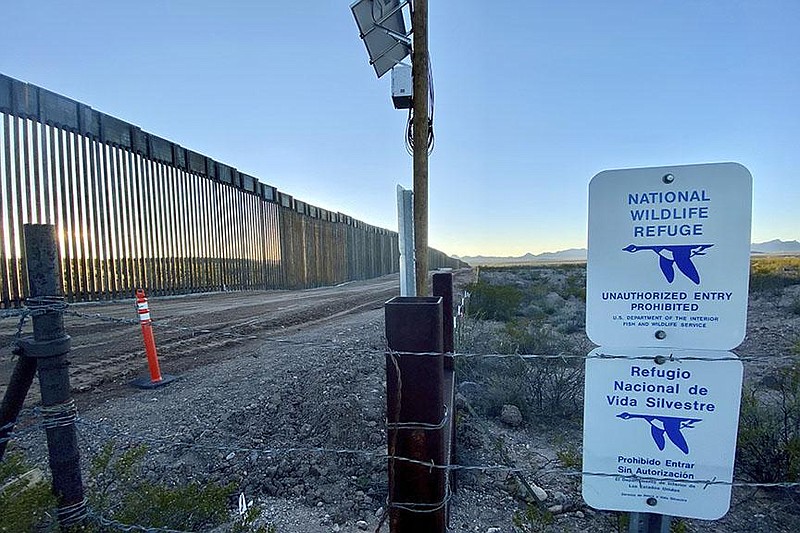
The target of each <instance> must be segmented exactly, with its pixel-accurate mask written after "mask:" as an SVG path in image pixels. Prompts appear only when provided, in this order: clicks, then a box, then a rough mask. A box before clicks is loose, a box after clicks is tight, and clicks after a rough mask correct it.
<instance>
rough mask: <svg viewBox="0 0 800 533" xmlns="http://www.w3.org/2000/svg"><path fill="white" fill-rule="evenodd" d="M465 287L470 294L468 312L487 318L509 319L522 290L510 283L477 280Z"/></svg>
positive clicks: (515, 308)
mask: <svg viewBox="0 0 800 533" xmlns="http://www.w3.org/2000/svg"><path fill="white" fill-rule="evenodd" d="M466 288H467V290H468V291H469V293H470V295H471V297H470V314H471V315H473V316H478V317H481V318H485V319H488V320H500V321H507V320H510V319H511V317H513V316H514V315H515V314H516V313H517V310H518V309H519V304H520V302H522V291H521V290H519V289H518V288H516V287H514V286H512V285H493V284H491V283H487V282H485V281H478V282H477V283H471V284H469V285H467V287H466Z"/></svg>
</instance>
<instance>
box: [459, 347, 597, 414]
mask: <svg viewBox="0 0 800 533" xmlns="http://www.w3.org/2000/svg"><path fill="white" fill-rule="evenodd" d="M459 365H460V366H459V367H458V368H457V373H458V375H459V380H461V381H474V382H477V383H480V384H481V393H480V394H479V395H477V396H476V397H475V398H472V399H471V402H472V406H473V408H474V409H475V410H476V411H477V412H478V413H479V414H481V415H483V416H488V417H499V416H500V413H501V412H502V409H503V406H504V405H506V404H510V405H515V406H517V407H518V408H519V410H520V411H521V412H522V414H523V417H524V418H525V419H526V420H534V419H535V420H537V421H539V422H548V423H549V422H551V421H554V420H563V419H564V418H568V419H569V418H571V419H574V418H577V417H578V416H579V414H580V413H581V412H582V405H583V404H582V397H583V366H582V365H580V364H579V363H578V362H576V361H572V360H566V361H564V360H560V359H525V360H523V359H521V358H513V357H512V358H509V359H493V360H492V359H490V360H478V359H473V360H471V361H466V360H460V361H459ZM467 365H469V366H467Z"/></svg>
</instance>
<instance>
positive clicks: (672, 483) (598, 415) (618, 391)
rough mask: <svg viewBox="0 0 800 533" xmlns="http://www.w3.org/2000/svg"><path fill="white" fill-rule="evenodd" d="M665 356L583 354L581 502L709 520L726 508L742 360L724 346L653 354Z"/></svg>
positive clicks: (598, 351)
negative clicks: (699, 354)
mask: <svg viewBox="0 0 800 533" xmlns="http://www.w3.org/2000/svg"><path fill="white" fill-rule="evenodd" d="M663 353H664V351H663V350H659V349H657V348H643V349H639V350H635V351H634V350H631V351H629V352H627V353H618V352H614V353H609V350H606V349H604V348H597V349H595V350H594V351H592V352H591V353H590V354H589V358H588V359H587V360H586V387H585V396H584V411H583V471H584V475H583V499H584V500H585V501H586V503H588V504H589V505H591V506H592V507H595V508H597V509H612V510H618V511H633V512H646V513H658V514H664V515H672V516H684V517H689V518H700V519H704V520H715V519H718V518H720V517H722V516H723V515H724V514H725V513H726V512H728V508H729V507H730V497H731V485H730V483H731V482H732V481H733V460H734V453H735V449H736V429H737V426H738V420H739V401H740V398H741V386H742V363H741V362H740V361H739V360H738V359H737V357H736V356H735V355H734V354H733V353H730V352H708V351H704V352H703V354H702V357H704V358H706V359H694V357H696V355H697V353H696V352H690V351H683V350H681V351H673V352H672V354H671V356H668V357H665V358H662V359H656V356H657V355H659V354H663ZM603 356H608V357H607V358H606V357H603ZM686 357H689V358H690V359H688V360H687V359H685V358H686ZM711 357H714V358H716V359H712V358H711ZM659 363H660V364H659Z"/></svg>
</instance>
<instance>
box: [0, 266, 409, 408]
mask: <svg viewBox="0 0 800 533" xmlns="http://www.w3.org/2000/svg"><path fill="white" fill-rule="evenodd" d="M398 286H399V282H398V278H397V276H396V275H394V276H384V277H382V278H377V279H374V280H367V281H357V282H350V283H346V284H343V285H339V286H336V287H321V288H316V289H307V290H300V291H247V292H245V291H242V292H235V293H210V294H195V295H183V296H174V297H160V298H159V297H156V298H150V309H151V313H152V316H153V320H154V333H155V337H156V344H157V347H158V354H159V362H160V366H161V371H162V373H167V374H180V373H181V372H185V371H186V370H189V369H192V368H195V367H198V366H203V365H209V364H214V363H216V362H219V361H222V360H225V359H226V358H229V357H232V356H234V355H238V354H241V353H247V352H249V351H253V352H255V351H256V350H257V349H258V348H259V347H262V346H264V345H265V344H268V343H269V341H270V340H276V338H279V337H280V336H281V335H282V334H284V333H288V332H290V331H298V330H302V329H305V328H310V327H314V326H316V325H319V324H321V323H324V322H327V321H330V320H335V319H337V318H339V317H342V316H346V315H349V314H353V313H357V312H360V311H364V310H367V309H375V308H378V307H380V306H382V305H383V303H384V302H385V301H386V300H388V299H389V298H391V297H393V296H396V295H397V294H398V292H399V289H398ZM133 302H134V300H133V299H130V300H123V301H114V302H98V303H91V304H76V305H73V306H71V309H72V310H74V311H77V312H79V313H81V314H83V315H100V317H92V318H88V317H85V316H84V317H77V316H71V315H67V316H65V328H66V330H67V333H68V334H69V335H70V336H71V337H72V351H71V353H70V357H69V360H70V381H71V386H72V389H73V391H74V392H76V393H87V394H81V396H83V397H84V399H85V400H86V401H89V402H93V401H95V399H94V397H96V399H97V400H99V399H101V398H105V397H107V396H108V395H109V394H111V395H115V394H118V393H121V392H122V391H124V390H125V389H127V383H128V382H129V381H130V380H131V379H133V378H135V377H140V376H147V375H148V370H147V364H146V357H145V354H144V348H143V345H142V339H141V328H140V326H139V325H138V323H137V322H134V321H135V320H136V317H137V315H136V311H135V306H134V303H133ZM114 320H117V321H119V322H114ZM17 323H18V321H17V320H4V321H3V322H0V394H3V393H4V392H5V388H6V385H7V383H8V379H9V377H10V374H11V369H12V368H13V357H12V356H11V354H10V344H11V343H12V341H13V337H14V333H15V332H16V326H17ZM179 328H183V329H179ZM26 332H30V325H29V324H28V326H27V327H26ZM278 347H279V344H278V343H276V349H278ZM262 353H269V351H268V350H267V351H266V352H264V350H262ZM38 400H39V391H38V385H36V384H35V383H34V386H33V387H32V390H31V393H30V394H29V397H28V403H31V402H37V401H38Z"/></svg>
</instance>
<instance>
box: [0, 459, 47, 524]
mask: <svg viewBox="0 0 800 533" xmlns="http://www.w3.org/2000/svg"><path fill="white" fill-rule="evenodd" d="M31 471H32V468H31V466H30V465H29V464H28V463H27V462H26V461H25V459H24V457H23V456H22V454H21V453H19V452H16V451H12V450H8V451H6V453H5V456H4V457H3V461H2V462H0V518H2V524H0V531H9V532H12V531H13V532H16V531H57V529H58V527H57V524H56V521H55V518H54V517H55V514H56V513H55V509H56V506H57V502H56V498H55V496H54V495H53V493H52V491H51V490H50V481H49V480H48V479H42V480H38V481H36V480H34V481H29V480H28V479H27V478H26V477H25V474H27V473H29V472H31Z"/></svg>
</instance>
